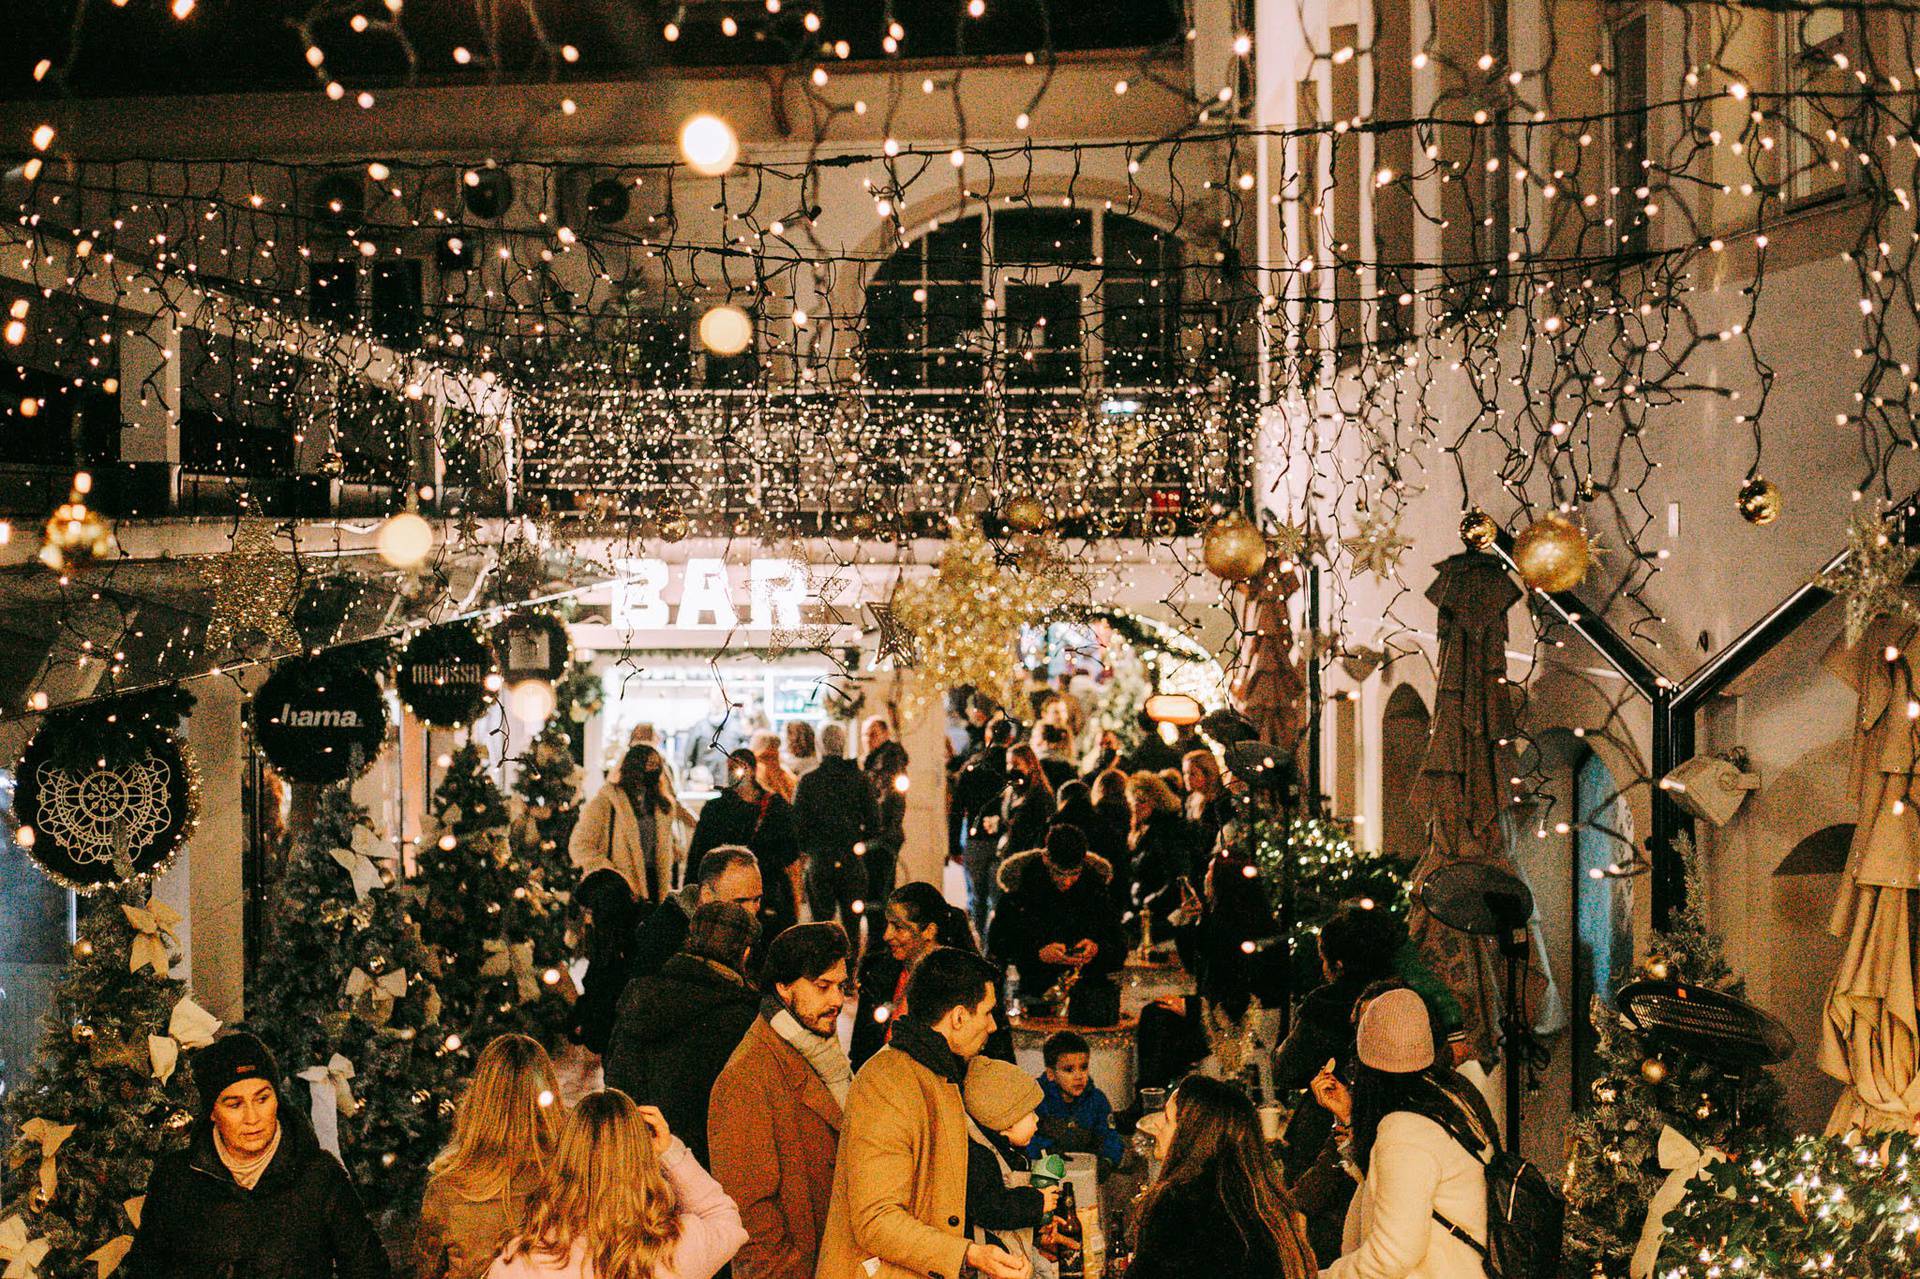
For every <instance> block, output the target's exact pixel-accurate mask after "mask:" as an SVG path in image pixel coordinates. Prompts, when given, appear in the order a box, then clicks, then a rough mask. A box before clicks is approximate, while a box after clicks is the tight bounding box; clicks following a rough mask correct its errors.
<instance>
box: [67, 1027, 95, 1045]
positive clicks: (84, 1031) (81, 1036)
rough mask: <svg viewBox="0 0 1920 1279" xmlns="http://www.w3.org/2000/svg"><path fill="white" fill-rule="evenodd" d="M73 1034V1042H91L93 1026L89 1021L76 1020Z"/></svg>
mask: <svg viewBox="0 0 1920 1279" xmlns="http://www.w3.org/2000/svg"><path fill="white" fill-rule="evenodd" d="M72 1034H73V1042H74V1043H76V1044H90V1043H92V1042H93V1027H92V1026H91V1025H89V1024H88V1023H87V1022H84V1021H76V1022H74V1023H73V1031H72Z"/></svg>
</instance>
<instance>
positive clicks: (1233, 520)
mask: <svg viewBox="0 0 1920 1279" xmlns="http://www.w3.org/2000/svg"><path fill="white" fill-rule="evenodd" d="M1200 554H1201V558H1202V559H1204V560H1205V561H1206V565H1207V572H1209V573H1211V574H1213V575H1214V576H1215V577H1217V578H1219V579H1221V580H1222V581H1226V582H1246V581H1250V580H1252V579H1253V578H1254V577H1257V576H1258V575H1259V573H1260V570H1261V569H1263V568H1265V567H1266V566H1267V539H1266V537H1265V536H1263V535H1262V534H1261V532H1260V530H1259V529H1258V528H1256V527H1254V524H1253V521H1252V520H1250V519H1248V518H1247V517H1246V516H1244V515H1242V514H1240V513H1239V512H1237V511H1236V512H1234V513H1233V514H1232V515H1228V516H1226V517H1225V518H1223V519H1219V520H1216V521H1214V523H1213V524H1212V525H1211V526H1210V527H1209V528H1208V529H1207V532H1206V536H1205V537H1204V538H1203V539H1202V540H1201V543H1200Z"/></svg>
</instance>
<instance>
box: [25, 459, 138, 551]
mask: <svg viewBox="0 0 1920 1279" xmlns="http://www.w3.org/2000/svg"><path fill="white" fill-rule="evenodd" d="M92 491H93V477H92V476H91V475H89V474H87V473H86V472H85V471H82V472H80V473H79V474H78V475H76V476H74V477H73V488H72V489H71V490H70V491H69V492H68V494H67V500H66V502H65V504H63V505H61V506H59V507H56V508H55V509H54V512H53V514H52V515H50V516H48V517H47V528H46V544H45V545H44V546H42V547H41V548H40V562H41V563H42V564H45V565H46V566H47V567H48V568H51V569H56V570H59V571H61V572H65V571H66V570H67V569H70V568H84V567H85V566H86V565H88V564H91V563H92V562H93V561H94V560H98V559H105V558H106V557H107V556H109V555H112V554H114V553H115V552H116V551H118V550H119V549H120V547H119V545H118V543H116V542H115V541H114V540H113V528H112V526H111V525H109V524H108V523H107V522H106V520H104V519H102V518H101V516H100V512H98V511H96V510H94V509H92V508H91V507H89V506H88V505H87V494H89V493H91V492H92Z"/></svg>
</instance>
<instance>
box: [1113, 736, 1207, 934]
mask: <svg viewBox="0 0 1920 1279" xmlns="http://www.w3.org/2000/svg"><path fill="white" fill-rule="evenodd" d="M1127 805H1128V807H1129V809H1130V810H1131V815H1132V818H1133V823H1132V826H1131V828H1130V830H1129V832H1128V835H1127V846H1128V847H1129V848H1130V849H1132V851H1133V904H1134V908H1135V910H1137V911H1138V912H1139V913H1140V915H1141V917H1142V918H1143V919H1145V920H1147V921H1148V923H1149V924H1150V926H1151V927H1152V929H1153V934H1154V935H1155V936H1157V937H1165V936H1166V935H1167V924H1168V920H1169V919H1170V917H1171V916H1172V915H1173V912H1174V911H1176V910H1178V909H1179V908H1180V905H1181V903H1182V902H1183V901H1184V900H1185V899H1186V898H1187V897H1188V896H1189V895H1191V896H1196V897H1197V896H1198V895H1199V890H1198V888H1197V887H1195V885H1194V883H1193V880H1194V877H1195V875H1196V873H1197V868H1196V866H1195V861H1196V858H1195V857H1194V840H1193V832H1192V829H1191V827H1190V826H1189V825H1188V824H1187V819H1186V817H1185V816H1184V815H1183V814H1182V812H1181V806H1180V800H1179V798H1178V797H1177V796H1175V795H1174V793H1173V791H1172V789H1171V788H1170V787H1168V785H1167V784H1166V782H1165V781H1163V780H1162V779H1161V778H1160V777H1159V775H1158V774H1155V773H1149V772H1145V771H1142V772H1138V773H1135V774H1134V775H1133V776H1131V777H1129V778H1128V779H1127Z"/></svg>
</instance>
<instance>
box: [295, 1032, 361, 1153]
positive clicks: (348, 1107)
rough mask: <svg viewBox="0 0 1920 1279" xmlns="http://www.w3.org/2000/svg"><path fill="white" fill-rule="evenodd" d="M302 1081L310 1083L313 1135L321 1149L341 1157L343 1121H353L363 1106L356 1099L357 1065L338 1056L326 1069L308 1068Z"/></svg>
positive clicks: (320, 1067)
mask: <svg viewBox="0 0 1920 1279" xmlns="http://www.w3.org/2000/svg"><path fill="white" fill-rule="evenodd" d="M299 1078H301V1079H304V1080H306V1082H307V1093H308V1097H309V1106H310V1111H311V1116H312V1119H313V1135H314V1137H315V1139H316V1140H318V1141H319V1143H320V1149H322V1150H324V1151H326V1152H327V1153H328V1154H331V1155H334V1156H338V1155H339V1154H340V1119H341V1116H343V1115H344V1116H345V1117H346V1118H348V1119H351V1118H353V1116H354V1114H355V1113H356V1112H357V1111H358V1110H359V1109H360V1103H359V1102H358V1101H356V1100H354V1096H353V1063H352V1062H350V1061H348V1060H347V1059H346V1058H345V1057H343V1056H341V1055H340V1054H339V1053H335V1054H334V1055H333V1057H332V1059H331V1060H329V1061H328V1062H327V1064H326V1065H324V1066H308V1067H307V1068H306V1069H305V1070H303V1071H301V1072H300V1074H299Z"/></svg>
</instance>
